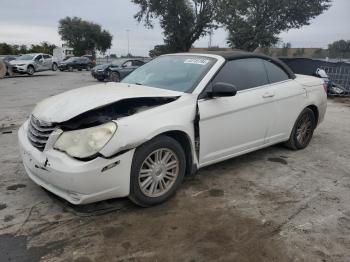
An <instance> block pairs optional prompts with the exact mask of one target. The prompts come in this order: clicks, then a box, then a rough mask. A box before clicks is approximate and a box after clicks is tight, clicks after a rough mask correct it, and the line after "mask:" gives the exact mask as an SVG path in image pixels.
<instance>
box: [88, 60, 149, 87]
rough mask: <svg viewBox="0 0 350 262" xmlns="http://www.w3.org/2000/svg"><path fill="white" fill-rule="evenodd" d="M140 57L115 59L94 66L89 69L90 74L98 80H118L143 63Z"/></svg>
mask: <svg viewBox="0 0 350 262" xmlns="http://www.w3.org/2000/svg"><path fill="white" fill-rule="evenodd" d="M144 64H145V62H144V61H143V60H142V59H137V58H125V59H117V60H115V61H113V62H112V63H109V64H103V65H98V66H95V67H94V68H93V69H92V70H91V75H92V76H93V77H94V78H95V79H97V80H98V81H105V80H107V81H112V82H119V81H120V80H122V79H123V78H124V77H126V76H127V75H128V74H130V73H131V72H132V71H134V70H135V69H137V68H138V67H140V66H142V65H144Z"/></svg>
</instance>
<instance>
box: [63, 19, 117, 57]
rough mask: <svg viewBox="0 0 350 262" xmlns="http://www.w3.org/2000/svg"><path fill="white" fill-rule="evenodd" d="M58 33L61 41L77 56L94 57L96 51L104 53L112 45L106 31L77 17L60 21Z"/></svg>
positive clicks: (110, 37) (110, 36) (109, 35)
mask: <svg viewBox="0 0 350 262" xmlns="http://www.w3.org/2000/svg"><path fill="white" fill-rule="evenodd" d="M58 33H59V34H60V36H61V38H62V40H63V41H65V42H66V43H67V44H68V45H69V46H70V47H72V48H73V49H74V54H75V55H77V56H81V55H85V54H92V55H95V53H96V50H98V51H100V52H101V53H105V52H106V51H107V49H109V48H111V45H112V35H111V34H110V33H109V32H108V31H106V30H103V29H102V28H101V26H100V25H98V24H95V23H92V22H89V21H84V20H82V19H81V18H79V17H73V18H71V17H66V18H63V19H61V20H60V21H59V26H58Z"/></svg>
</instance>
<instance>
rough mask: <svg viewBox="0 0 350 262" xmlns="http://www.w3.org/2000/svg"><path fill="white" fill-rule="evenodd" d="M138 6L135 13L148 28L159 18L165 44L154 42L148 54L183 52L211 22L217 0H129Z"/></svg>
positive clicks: (201, 34)
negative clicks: (158, 44) (155, 44)
mask: <svg viewBox="0 0 350 262" xmlns="http://www.w3.org/2000/svg"><path fill="white" fill-rule="evenodd" d="M131 1H132V2H133V3H135V4H137V5H138V6H139V7H140V10H139V12H138V13H137V14H136V15H135V18H136V19H137V21H139V22H141V21H143V22H144V23H145V26H146V27H148V28H152V27H153V20H154V19H159V22H160V26H161V27H162V29H163V35H164V43H165V46H166V47H163V46H161V45H160V46H156V47H155V49H153V50H152V51H151V52H152V55H156V54H157V53H158V52H159V51H161V52H162V51H165V50H167V52H168V51H169V52H186V51H188V50H189V49H190V48H191V47H192V45H193V43H194V42H195V41H196V40H198V39H199V38H200V37H201V36H204V35H205V34H207V33H208V32H209V31H210V30H211V29H212V28H215V25H214V22H213V21H214V20H213V19H214V15H215V9H216V6H217V2H218V0H175V1H174V0H131Z"/></svg>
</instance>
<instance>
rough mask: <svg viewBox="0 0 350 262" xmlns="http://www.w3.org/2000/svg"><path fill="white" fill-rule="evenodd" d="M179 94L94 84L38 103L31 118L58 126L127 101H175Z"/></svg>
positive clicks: (157, 89) (136, 87)
mask: <svg viewBox="0 0 350 262" xmlns="http://www.w3.org/2000/svg"><path fill="white" fill-rule="evenodd" d="M182 94H183V93H182V92H176V91H170V90H165V89H160V88H153V87H148V86H140V85H131V84H124V83H107V84H98V85H93V86H88V87H83V88H77V89H73V90H70V91H68V92H64V93H62V94H59V95H56V96H52V97H49V98H47V99H45V100H43V101H42V102H40V103H38V104H37V106H36V107H35V108H34V111H33V115H34V116H35V117H36V118H38V119H39V120H41V121H45V122H49V123H60V122H64V121H67V120H69V119H71V118H73V117H75V116H78V115H80V114H82V113H84V112H86V111H89V110H92V109H96V108H98V107H101V106H105V105H108V104H111V103H114V102H118V101H120V100H123V99H127V98H140V97H176V96H181V95H182Z"/></svg>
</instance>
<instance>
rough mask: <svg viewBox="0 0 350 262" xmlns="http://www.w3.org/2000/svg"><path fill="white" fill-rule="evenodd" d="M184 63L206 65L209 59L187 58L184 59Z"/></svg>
mask: <svg viewBox="0 0 350 262" xmlns="http://www.w3.org/2000/svg"><path fill="white" fill-rule="evenodd" d="M184 63H185V64H195V65H206V64H208V63H209V60H208V59H204V58H189V59H186V60H185V62H184Z"/></svg>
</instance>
